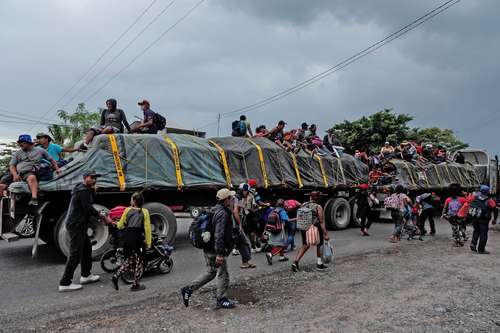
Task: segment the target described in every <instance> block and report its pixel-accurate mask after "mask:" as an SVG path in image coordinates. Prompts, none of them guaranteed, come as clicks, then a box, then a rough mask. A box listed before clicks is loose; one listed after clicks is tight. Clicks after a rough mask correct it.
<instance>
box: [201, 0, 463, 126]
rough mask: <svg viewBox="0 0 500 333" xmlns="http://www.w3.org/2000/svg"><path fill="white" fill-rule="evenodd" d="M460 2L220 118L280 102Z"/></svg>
mask: <svg viewBox="0 0 500 333" xmlns="http://www.w3.org/2000/svg"><path fill="white" fill-rule="evenodd" d="M460 1H461V0H448V1H446V2H444V3H443V4H442V5H440V6H438V7H436V8H434V9H433V10H431V11H429V12H427V13H426V14H425V15H423V16H421V17H419V18H417V19H415V20H413V21H412V22H410V23H409V24H407V25H405V26H404V27H402V28H400V29H399V30H397V31H395V32H393V33H391V34H390V35H388V36H386V37H385V38H383V39H381V40H380V41H378V42H376V43H373V44H372V45H370V46H369V47H367V48H365V49H363V50H362V51H360V52H357V53H356V54H354V55H352V56H350V57H348V58H346V59H344V60H342V61H341V62H339V63H338V64H336V65H334V66H332V67H330V68H328V69H327V70H325V71H323V72H321V73H318V74H316V75H314V76H312V77H311V78H309V79H307V80H304V81H302V82H300V83H298V84H296V85H294V86H292V87H290V88H288V89H285V90H283V91H281V92H278V93H276V94H274V95H272V96H270V97H267V98H264V99H262V100H260V101H258V102H256V103H253V104H250V105H247V106H245V107H241V108H238V109H234V110H231V111H228V112H224V113H222V116H223V117H224V116H228V115H232V114H235V113H241V112H245V113H248V112H251V111H254V110H256V109H259V108H262V107H264V106H266V105H268V104H271V103H274V102H276V101H277V100H280V99H282V98H284V97H286V96H288V95H291V94H293V93H295V92H297V91H299V90H302V89H304V88H306V87H308V86H309V85H311V84H313V83H315V82H317V81H319V80H322V79H324V78H325V77H327V76H329V75H331V74H333V73H335V72H337V71H339V70H341V69H343V68H345V67H347V66H348V65H350V64H352V63H354V62H356V61H358V60H359V59H361V58H363V57H365V56H367V55H369V54H371V53H373V52H375V51H376V50H378V49H379V48H381V47H382V46H384V45H386V44H388V43H390V42H392V41H394V40H396V39H398V38H400V37H401V36H403V35H405V34H406V33H408V32H410V31H412V30H414V29H416V28H417V27H419V26H420V25H422V24H423V23H425V22H427V21H428V20H430V19H432V18H433V17H435V16H437V15H439V14H440V13H442V12H444V11H445V10H447V9H448V8H450V7H452V6H453V5H455V4H457V3H459V2H460ZM215 123H217V122H215ZM213 124H214V123H210V124H207V125H204V126H202V127H200V129H201V128H205V127H207V126H210V125H213Z"/></svg>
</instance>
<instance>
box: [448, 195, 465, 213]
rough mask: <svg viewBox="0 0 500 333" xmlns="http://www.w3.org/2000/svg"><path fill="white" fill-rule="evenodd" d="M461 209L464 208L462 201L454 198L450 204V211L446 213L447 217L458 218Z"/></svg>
mask: <svg viewBox="0 0 500 333" xmlns="http://www.w3.org/2000/svg"><path fill="white" fill-rule="evenodd" d="M460 208H462V204H461V203H460V200H458V198H455V199H453V198H452V199H451V201H450V203H449V204H448V210H447V212H446V215H448V216H450V217H452V216H457V215H458V212H459V211H460Z"/></svg>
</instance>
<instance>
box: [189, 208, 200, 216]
mask: <svg viewBox="0 0 500 333" xmlns="http://www.w3.org/2000/svg"><path fill="white" fill-rule="evenodd" d="M191 216H192V217H194V218H197V217H198V216H200V209H199V208H192V209H191Z"/></svg>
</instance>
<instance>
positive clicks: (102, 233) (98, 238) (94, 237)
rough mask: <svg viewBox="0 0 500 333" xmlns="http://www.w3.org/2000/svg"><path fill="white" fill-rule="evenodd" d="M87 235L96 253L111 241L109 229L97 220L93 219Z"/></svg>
mask: <svg viewBox="0 0 500 333" xmlns="http://www.w3.org/2000/svg"><path fill="white" fill-rule="evenodd" d="M87 235H88V236H89V239H90V244H92V251H96V250H98V249H100V248H102V247H103V246H105V245H106V244H107V242H108V239H109V229H108V227H107V226H106V225H104V224H103V223H100V222H99V221H98V220H97V219H91V220H90V224H89V227H88V229H87Z"/></svg>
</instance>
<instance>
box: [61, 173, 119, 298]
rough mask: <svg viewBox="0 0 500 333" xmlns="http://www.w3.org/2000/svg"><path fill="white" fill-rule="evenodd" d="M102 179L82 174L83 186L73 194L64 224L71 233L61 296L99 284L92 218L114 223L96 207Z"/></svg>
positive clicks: (90, 174)
mask: <svg viewBox="0 0 500 333" xmlns="http://www.w3.org/2000/svg"><path fill="white" fill-rule="evenodd" d="M100 176H101V175H100V174H98V173H96V172H95V171H94V170H87V171H85V172H84V173H83V182H82V183H80V184H77V185H76V186H75V187H74V188H73V191H71V201H70V204H69V208H68V213H67V214H66V219H65V221H64V223H65V224H66V229H67V230H68V233H69V239H70V245H69V247H70V252H69V256H68V260H67V262H66V268H65V269H64V274H63V276H62V278H61V281H60V282H59V292H64V291H75V290H79V289H82V284H86V283H93V282H97V281H99V279H100V276H99V275H92V274H91V269H92V244H91V243H90V239H89V236H88V233H87V232H88V228H89V223H90V218H91V217H94V218H98V219H101V220H107V222H108V223H111V221H110V220H109V218H108V217H107V215H106V214H104V213H100V212H98V211H97V210H96V209H95V208H94V206H93V203H94V200H95V184H96V181H97V178H98V177H100ZM78 264H80V266H81V270H82V273H81V277H80V283H79V284H76V283H73V282H72V280H73V274H74V273H75V269H76V267H77V266H78Z"/></svg>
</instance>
